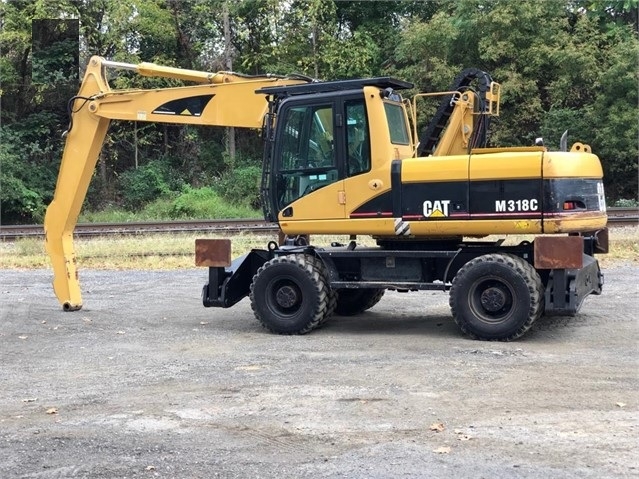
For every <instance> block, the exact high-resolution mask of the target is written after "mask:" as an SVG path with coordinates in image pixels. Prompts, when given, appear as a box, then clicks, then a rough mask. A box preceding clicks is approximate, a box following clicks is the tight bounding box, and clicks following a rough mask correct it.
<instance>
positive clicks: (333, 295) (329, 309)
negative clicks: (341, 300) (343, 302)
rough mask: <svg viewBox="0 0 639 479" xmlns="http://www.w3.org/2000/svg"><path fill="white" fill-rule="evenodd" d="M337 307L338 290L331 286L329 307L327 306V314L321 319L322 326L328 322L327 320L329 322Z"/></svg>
mask: <svg viewBox="0 0 639 479" xmlns="http://www.w3.org/2000/svg"><path fill="white" fill-rule="evenodd" d="M327 283H328V281H327ZM336 307H337V291H336V290H334V289H333V288H330V287H329V292H328V307H327V308H326V314H325V315H324V317H323V318H322V319H320V322H319V325H320V326H322V325H323V324H326V322H328V320H329V319H331V318H332V317H333V313H335V308H336Z"/></svg>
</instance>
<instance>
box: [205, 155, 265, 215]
mask: <svg viewBox="0 0 639 479" xmlns="http://www.w3.org/2000/svg"><path fill="white" fill-rule="evenodd" d="M261 176H262V170H261V168H260V167H258V166H246V167H243V168H236V169H234V170H230V171H229V172H228V173H226V174H225V175H224V176H223V177H222V179H221V180H220V182H219V183H218V184H217V186H216V189H217V190H218V191H219V192H220V195H222V197H223V198H224V199H225V200H227V201H229V202H231V203H236V204H241V205H246V206H249V207H251V208H253V209H258V208H259V207H260V180H261Z"/></svg>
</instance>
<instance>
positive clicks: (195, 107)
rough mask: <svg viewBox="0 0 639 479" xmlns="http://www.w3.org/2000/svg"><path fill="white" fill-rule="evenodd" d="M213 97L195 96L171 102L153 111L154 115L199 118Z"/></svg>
mask: <svg viewBox="0 0 639 479" xmlns="http://www.w3.org/2000/svg"><path fill="white" fill-rule="evenodd" d="M214 96H215V95H197V96H190V97H187V98H179V99H177V100H171V101H169V102H166V103H165V104H163V105H161V106H159V107H157V108H156V109H155V110H153V113H155V114H156V115H180V116H201V115H202V112H203V111H204V108H206V105H207V104H208V103H209V101H211V98H213V97H214Z"/></svg>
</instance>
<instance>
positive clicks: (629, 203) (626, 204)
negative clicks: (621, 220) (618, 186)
mask: <svg viewBox="0 0 639 479" xmlns="http://www.w3.org/2000/svg"><path fill="white" fill-rule="evenodd" d="M612 206H613V208H636V207H637V206H639V201H637V200H636V199H627V198H621V199H618V200H617V201H615V203H614V204H613V205H612Z"/></svg>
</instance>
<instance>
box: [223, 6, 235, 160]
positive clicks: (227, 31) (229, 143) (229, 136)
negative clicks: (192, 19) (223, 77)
mask: <svg viewBox="0 0 639 479" xmlns="http://www.w3.org/2000/svg"><path fill="white" fill-rule="evenodd" d="M222 13H223V15H224V61H225V63H226V69H227V70H228V71H233V58H232V52H231V22H230V21H229V5H228V0H227V1H225V2H224V11H223V12H222ZM226 152H227V153H228V155H229V158H230V159H231V162H234V161H235V128H233V127H228V128H227V129H226Z"/></svg>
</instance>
